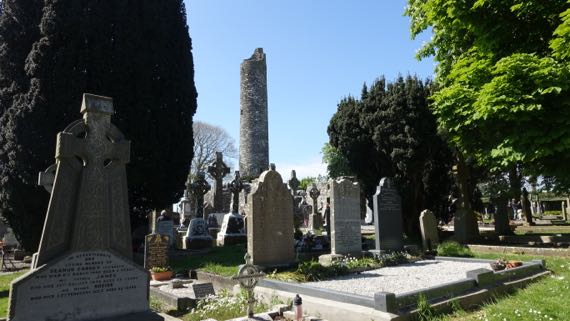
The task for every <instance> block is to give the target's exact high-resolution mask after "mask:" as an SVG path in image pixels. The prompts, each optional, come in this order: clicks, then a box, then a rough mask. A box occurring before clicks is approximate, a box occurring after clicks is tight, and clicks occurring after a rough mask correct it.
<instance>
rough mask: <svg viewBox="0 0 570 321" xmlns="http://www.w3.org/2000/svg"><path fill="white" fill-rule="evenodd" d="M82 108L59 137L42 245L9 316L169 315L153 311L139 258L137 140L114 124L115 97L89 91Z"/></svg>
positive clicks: (25, 319)
mask: <svg viewBox="0 0 570 321" xmlns="http://www.w3.org/2000/svg"><path fill="white" fill-rule="evenodd" d="M81 113H82V114H83V119H80V120H77V121H75V122H73V123H71V124H70V125H69V126H67V127H66V128H65V129H64V131H63V132H60V133H59V134H58V136H57V148H56V155H55V159H56V163H55V166H56V168H57V170H56V174H55V179H54V184H53V187H52V191H51V197H50V202H49V206H48V209H47V215H46V219H45V223H44V229H43V233H42V237H41V241H40V245H39V250H38V253H37V254H36V255H35V259H34V266H33V267H32V270H31V271H30V272H28V273H27V274H25V275H23V276H21V277H20V278H18V279H16V280H15V281H14V282H12V284H11V289H10V302H9V306H10V307H9V315H8V320H11V321H20V320H21V321H29V320H34V321H47V320H64V319H65V320H70V321H71V320H109V319H112V318H120V317H123V316H130V317H133V318H134V319H136V320H162V317H159V316H156V315H154V314H152V313H150V312H149V301H148V290H149V289H148V287H149V284H148V272H147V271H145V270H144V269H143V268H142V267H139V266H138V265H136V264H135V263H134V262H132V244H131V231H130V222H129V206H128V201H127V178H126V171H125V164H126V163H128V162H129V157H130V156H129V154H130V142H129V141H127V140H126V139H125V138H124V136H123V134H122V133H121V132H120V131H119V130H118V129H117V128H116V127H115V126H114V125H113V124H111V115H112V114H113V102H112V99H111V98H107V97H101V96H95V95H90V94H84V95H83V103H82V106H81Z"/></svg>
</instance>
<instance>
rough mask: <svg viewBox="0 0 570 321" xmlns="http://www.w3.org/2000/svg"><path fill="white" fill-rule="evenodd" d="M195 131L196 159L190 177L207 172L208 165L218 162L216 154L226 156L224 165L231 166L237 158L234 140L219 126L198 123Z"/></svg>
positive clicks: (194, 128)
mask: <svg viewBox="0 0 570 321" xmlns="http://www.w3.org/2000/svg"><path fill="white" fill-rule="evenodd" d="M192 127H193V130H194V158H192V164H191V168H190V176H191V177H196V174H197V173H198V172H205V173H206V172H207V171H208V165H210V164H211V163H212V162H214V161H215V160H216V152H221V153H222V155H223V156H224V163H226V165H228V166H230V167H231V165H232V160H233V159H235V158H236V157H237V149H236V147H235V143H234V139H233V138H232V137H231V136H230V134H228V132H227V131H226V130H225V129H223V128H222V127H219V126H214V125H211V124H208V123H205V122H201V121H196V122H194V125H192Z"/></svg>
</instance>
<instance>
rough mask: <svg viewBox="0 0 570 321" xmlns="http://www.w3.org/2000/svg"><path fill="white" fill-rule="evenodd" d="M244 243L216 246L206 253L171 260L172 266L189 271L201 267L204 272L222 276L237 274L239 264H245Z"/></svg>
mask: <svg viewBox="0 0 570 321" xmlns="http://www.w3.org/2000/svg"><path fill="white" fill-rule="evenodd" d="M245 252H246V248H245V245H244V244H238V245H232V246H224V247H215V248H213V249H212V251H211V252H209V253H207V254H204V255H194V256H189V257H185V258H183V259H178V260H171V262H170V266H171V267H172V269H173V270H174V271H187V270H190V269H192V270H197V269H200V270H202V271H204V272H209V273H214V274H219V275H222V276H233V275H236V273H237V270H238V266H239V265H241V264H245V261H244V258H243V257H244V255H245Z"/></svg>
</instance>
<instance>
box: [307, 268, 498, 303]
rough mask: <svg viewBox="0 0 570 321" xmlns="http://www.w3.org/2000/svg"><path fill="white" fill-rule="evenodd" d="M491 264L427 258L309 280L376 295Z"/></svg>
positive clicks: (450, 278) (436, 281) (451, 277)
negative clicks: (339, 275) (326, 278)
mask: <svg viewBox="0 0 570 321" xmlns="http://www.w3.org/2000/svg"><path fill="white" fill-rule="evenodd" d="M479 268H488V269H490V267H489V264H488V263H466V262H452V261H436V260H424V261H418V262H415V263H410V264H402V265H398V266H392V267H385V268H381V269H377V270H370V271H366V272H362V273H360V274H351V275H344V276H341V277H338V278H336V279H334V280H328V281H321V282H308V283H305V284H307V285H311V286H314V287H319V288H325V289H330V290H336V291H341V292H348V293H354V294H359V295H364V296H374V292H379V291H385V292H392V293H396V294H399V293H404V292H409V291H414V290H418V289H423V288H428V287H431V286H436V285H438V284H442V283H447V282H452V281H458V280H461V279H464V278H465V276H466V273H467V271H471V270H475V269H479Z"/></svg>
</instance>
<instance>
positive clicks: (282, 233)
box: [246, 164, 295, 266]
mask: <svg viewBox="0 0 570 321" xmlns="http://www.w3.org/2000/svg"><path fill="white" fill-rule="evenodd" d="M246 217H247V252H248V253H249V255H251V259H252V262H253V264H256V265H262V266H279V265H289V264H291V263H293V262H294V261H295V251H294V240H293V199H292V197H291V193H290V192H289V190H288V189H287V186H286V185H285V184H284V183H283V179H282V178H281V175H279V173H278V172H277V171H275V165H274V164H271V166H270V169H269V170H267V171H265V172H263V173H262V174H261V175H260V176H259V180H258V181H257V183H256V184H254V186H253V188H252V190H251V193H249V194H248V195H247V207H246Z"/></svg>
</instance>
